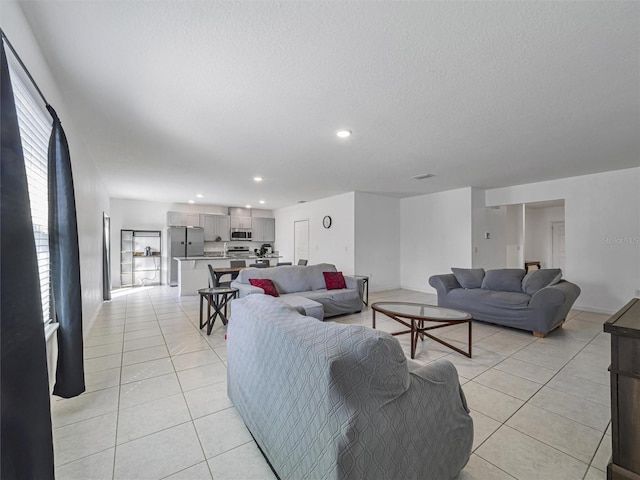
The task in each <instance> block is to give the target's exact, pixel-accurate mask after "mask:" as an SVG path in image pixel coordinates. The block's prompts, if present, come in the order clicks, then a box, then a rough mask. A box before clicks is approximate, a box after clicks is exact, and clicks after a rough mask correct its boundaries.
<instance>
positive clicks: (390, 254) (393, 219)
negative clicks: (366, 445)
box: [355, 192, 400, 292]
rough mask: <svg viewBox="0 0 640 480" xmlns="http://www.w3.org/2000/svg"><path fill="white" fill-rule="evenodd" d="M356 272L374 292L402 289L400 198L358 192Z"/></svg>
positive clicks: (356, 206) (356, 209) (356, 210)
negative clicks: (366, 280) (364, 277)
mask: <svg viewBox="0 0 640 480" xmlns="http://www.w3.org/2000/svg"><path fill="white" fill-rule="evenodd" d="M355 273H357V274H359V275H368V276H369V291H371V292H376V291H380V290H392V289H395V288H400V199H398V198H391V197H384V196H382V195H375V194H371V193H361V192H356V194H355Z"/></svg>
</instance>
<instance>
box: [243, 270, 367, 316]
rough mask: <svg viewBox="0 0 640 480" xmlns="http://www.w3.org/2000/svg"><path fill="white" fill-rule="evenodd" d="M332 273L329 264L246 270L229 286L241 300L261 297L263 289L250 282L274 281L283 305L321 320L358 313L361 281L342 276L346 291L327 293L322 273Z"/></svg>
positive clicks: (360, 303) (360, 305)
mask: <svg viewBox="0 0 640 480" xmlns="http://www.w3.org/2000/svg"><path fill="white" fill-rule="evenodd" d="M335 271H336V266H335V265H332V264H330V263H319V264H318V265H310V266H299V265H291V266H280V267H274V268H246V269H244V270H242V271H240V273H239V274H238V277H237V278H236V279H235V280H234V281H233V282H231V286H232V287H235V288H237V289H238V295H239V296H240V297H241V298H242V297H246V296H247V295H251V294H256V293H260V294H262V293H264V290H263V289H262V288H260V287H254V286H253V285H251V283H250V282H249V279H263V278H268V279H270V280H271V281H273V284H274V285H275V287H276V289H277V290H278V293H279V294H280V296H281V297H282V299H283V300H284V301H285V302H287V303H289V304H290V305H291V306H294V307H296V308H297V309H298V311H299V312H300V313H305V314H307V315H311V316H314V317H316V318H318V319H320V320H322V319H323V318H327V317H333V316H334V315H341V314H345V313H354V312H359V311H361V310H362V280H361V279H357V278H354V277H348V276H345V277H344V279H345V283H346V286H347V288H345V289H339V290H327V288H326V284H325V279H324V275H323V272H335ZM305 299H306V300H307V301H305ZM316 307H317V308H316Z"/></svg>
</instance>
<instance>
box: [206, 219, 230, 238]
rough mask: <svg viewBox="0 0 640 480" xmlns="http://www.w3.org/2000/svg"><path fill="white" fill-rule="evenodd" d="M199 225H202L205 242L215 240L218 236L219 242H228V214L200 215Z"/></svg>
mask: <svg viewBox="0 0 640 480" xmlns="http://www.w3.org/2000/svg"><path fill="white" fill-rule="evenodd" d="M200 225H201V226H202V227H204V241H205V242H215V241H216V239H217V238H218V237H220V240H218V241H219V242H228V241H229V240H230V239H231V238H230V235H229V231H230V228H231V226H230V225H231V220H230V217H229V215H206V214H203V215H200Z"/></svg>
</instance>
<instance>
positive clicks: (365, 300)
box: [351, 275, 369, 306]
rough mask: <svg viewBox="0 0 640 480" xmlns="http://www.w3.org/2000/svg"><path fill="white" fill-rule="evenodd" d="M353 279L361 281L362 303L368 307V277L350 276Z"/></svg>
mask: <svg viewBox="0 0 640 480" xmlns="http://www.w3.org/2000/svg"><path fill="white" fill-rule="evenodd" d="M351 276H352V277H355V278H361V279H362V294H363V296H362V303H364V304H365V305H366V306H369V277H368V276H367V275H351Z"/></svg>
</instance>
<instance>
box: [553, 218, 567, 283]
mask: <svg viewBox="0 0 640 480" xmlns="http://www.w3.org/2000/svg"><path fill="white" fill-rule="evenodd" d="M565 260H566V250H565V234H564V222H551V267H552V268H560V269H562V271H563V272H564V271H565V268H564V266H565Z"/></svg>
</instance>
